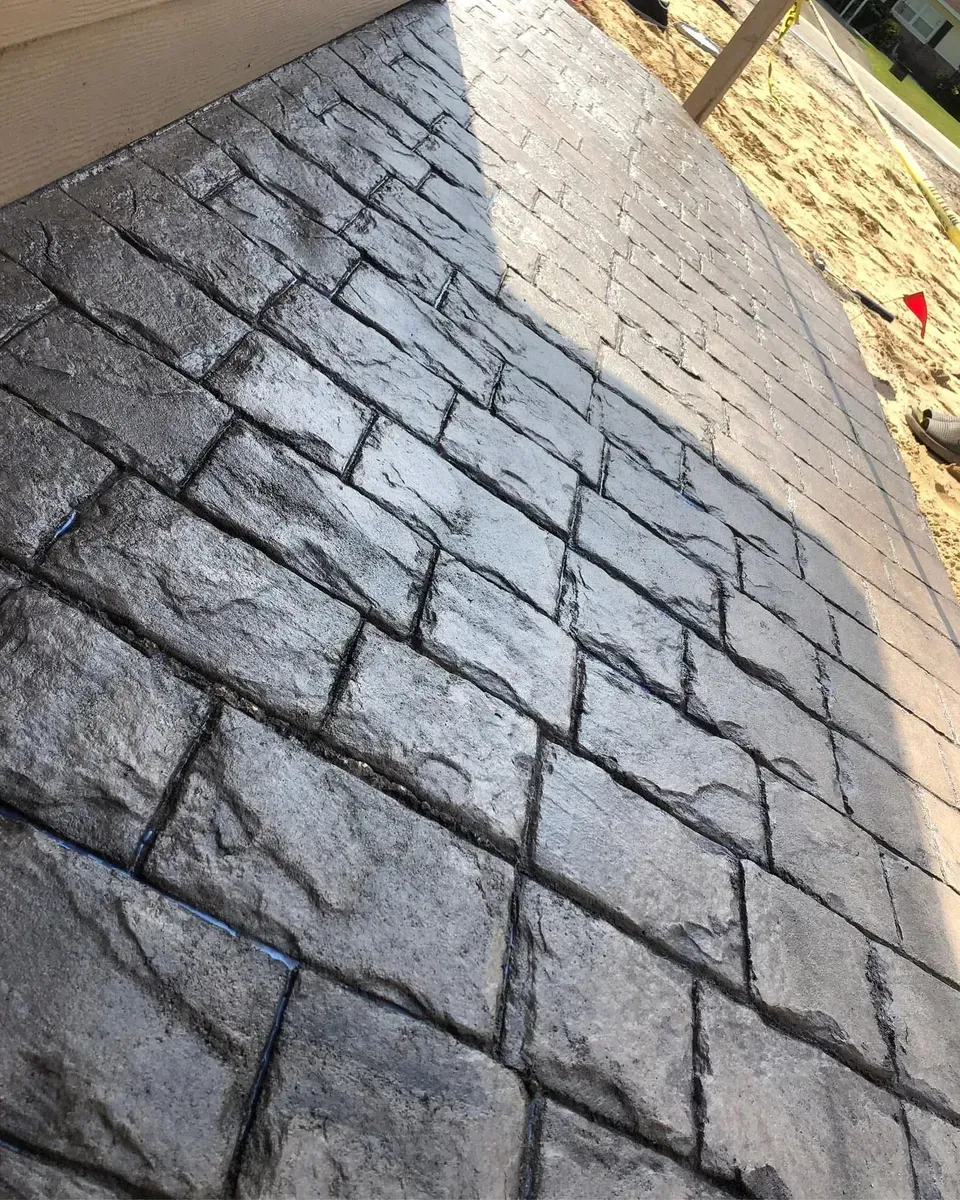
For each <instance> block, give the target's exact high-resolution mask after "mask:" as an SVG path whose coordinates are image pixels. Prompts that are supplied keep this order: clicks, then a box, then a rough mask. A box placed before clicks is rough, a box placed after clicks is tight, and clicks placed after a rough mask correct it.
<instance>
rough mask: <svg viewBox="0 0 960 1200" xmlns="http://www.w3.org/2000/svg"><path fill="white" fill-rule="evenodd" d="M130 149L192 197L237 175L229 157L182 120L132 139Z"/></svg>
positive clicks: (198, 195)
mask: <svg viewBox="0 0 960 1200" xmlns="http://www.w3.org/2000/svg"><path fill="white" fill-rule="evenodd" d="M130 149H131V150H132V151H133V152H134V154H136V156H137V157H138V158H142V159H143V161H144V162H148V163H149V164H150V165H151V166H152V167H154V168H155V169H156V170H158V171H160V172H161V174H163V175H166V177H167V178H168V179H170V180H172V181H173V182H174V183H176V184H179V186H180V187H182V188H183V190H184V191H185V192H187V193H189V194H190V195H191V196H193V197H194V199H196V200H203V199H205V197H207V196H208V195H209V194H210V193H211V192H212V191H215V190H216V189H217V188H222V187H224V185H226V184H229V183H230V181H231V180H232V179H235V178H236V176H237V166H236V164H235V163H234V162H233V160H232V159H230V158H228V157H227V155H226V154H224V152H223V151H222V150H221V149H220V148H219V146H216V145H214V143H213V142H211V141H208V140H207V138H205V137H202V136H201V135H200V134H199V133H197V131H196V130H195V129H194V128H193V126H192V125H188V124H187V122H186V121H177V122H176V123H175V124H173V125H168V126H167V128H166V129H161V130H160V132H159V133H154V134H151V135H150V137H145V138H144V139H143V140H142V141H139V142H134V144H133V145H132V146H131V147H130Z"/></svg>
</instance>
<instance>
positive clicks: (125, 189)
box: [63, 154, 293, 319]
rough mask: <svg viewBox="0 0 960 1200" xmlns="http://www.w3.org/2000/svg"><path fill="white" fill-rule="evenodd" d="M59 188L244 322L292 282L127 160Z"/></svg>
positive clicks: (229, 230) (263, 254) (255, 249)
mask: <svg viewBox="0 0 960 1200" xmlns="http://www.w3.org/2000/svg"><path fill="white" fill-rule="evenodd" d="M63 186H64V190H65V191H66V192H67V195H69V196H72V197H73V198H74V199H75V200H78V201H79V202H80V203H81V204H82V205H83V206H84V207H85V208H87V209H89V210H90V211H91V212H95V213H96V214H97V216H98V217H102V218H103V219H104V220H105V221H108V222H109V223H110V224H111V225H112V226H113V227H114V228H115V229H118V230H120V231H121V232H123V233H125V234H127V236H128V237H130V238H131V239H132V240H133V241H134V242H136V243H138V244H139V245H142V246H144V247H145V248H146V249H147V250H149V251H150V252H151V253H152V254H154V255H156V257H157V258H159V259H160V260H161V261H164V262H169V263H170V264H171V265H173V266H174V267H176V268H177V270H179V271H181V272H182V273H183V274H184V275H186V277H187V278H188V279H191V280H192V281H193V282H194V283H196V284H197V285H198V286H199V287H201V288H203V289H205V290H209V291H211V292H213V294H214V295H215V296H216V297H217V299H218V300H220V301H221V302H222V303H224V304H226V305H227V307H228V308H230V309H236V310H238V311H239V312H240V313H242V314H243V315H244V316H245V317H247V318H248V319H250V318H255V317H257V316H258V315H259V313H260V312H261V310H262V309H263V308H264V306H265V305H266V304H267V303H269V301H270V298H271V296H273V295H275V294H276V293H277V292H279V291H280V290H281V289H283V288H285V287H287V286H289V285H290V284H291V283H292V282H293V276H292V275H291V274H290V272H289V271H288V270H287V269H286V267H284V266H282V265H281V263H279V262H278V261H277V259H276V258H275V257H274V256H273V255H272V254H269V253H267V251H266V250H264V249H262V248H261V247H260V246H258V245H257V243H256V242H254V241H251V239H250V238H248V237H246V236H245V235H244V234H242V233H240V232H239V230H237V228H236V227H235V226H234V225H232V224H231V223H230V222H229V221H226V220H224V218H223V217H221V216H220V215H219V213H215V212H211V210H210V209H209V208H207V207H205V206H204V205H203V204H200V203H198V202H197V201H196V200H194V199H193V197H192V196H189V195H188V194H187V193H186V192H185V191H183V190H181V189H180V188H178V187H177V186H176V184H173V183H171V182H170V180H169V179H167V178H166V177H165V176H163V175H161V174H160V172H159V171H155V170H154V169H153V168H152V167H151V166H150V165H149V164H148V163H145V162H143V161H141V160H140V159H137V158H135V157H134V156H133V155H131V154H126V155H119V156H115V157H113V158H111V159H107V161H106V162H104V163H101V164H99V165H98V167H97V168H96V169H95V170H92V171H85V172H81V173H80V174H78V175H75V176H72V177H71V178H70V179H68V180H67V181H66V182H65V183H64V185H63Z"/></svg>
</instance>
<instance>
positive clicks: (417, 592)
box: [0, 0, 960, 1200]
mask: <svg viewBox="0 0 960 1200" xmlns="http://www.w3.org/2000/svg"><path fill="white" fill-rule="evenodd" d="M0 429H2V435H3V436H2V437H0V479H2V481H3V492H4V504H3V507H2V509H0V805H2V810H0V913H2V932H0V1002H2V1007H3V1015H4V1022H3V1036H2V1037H0V1081H2V1086H0V1193H2V1194H3V1195H12V1196H15V1197H17V1198H18V1200H20V1198H25V1200H41V1198H43V1200H46V1198H47V1197H52V1196H56V1197H60V1198H62V1200H94V1198H99V1200H103V1198H104V1197H108V1198H113V1200H115V1198H117V1197H125V1198H127V1200H133V1198H135V1197H140V1198H141V1200H142V1198H143V1197H152V1198H156V1197H164V1198H167V1197H169V1198H173V1197H187V1198H191V1200H193V1198H195V1200H210V1198H211V1197H233V1196H240V1197H243V1198H244V1200H267V1198H270V1200H315V1198H317V1197H334V1196H336V1197H339V1198H346V1200H370V1198H371V1197H385V1198H389V1200H400V1198H403V1200H408V1198H409V1200H412V1198H413V1197H434V1198H436V1200H507V1198H509V1200H533V1198H535V1197H539V1198H541V1200H560V1198H563V1200H588V1198H593V1197H597V1198H601V1197H602V1198H604V1200H606V1198H608V1197H609V1198H611V1200H618V1198H619V1200H633V1198H634V1197H637V1196H644V1195H649V1196H656V1197H658V1198H661V1197H662V1198H664V1200H666V1198H667V1197H690V1198H694V1200H721V1198H722V1197H731V1196H745V1195H750V1196H755V1197H765V1198H776V1200H783V1198H785V1197H794V1198H798V1200H799V1198H802V1200H813V1198H819V1197H824V1198H826V1197H840V1196H843V1197H847V1198H849V1200H866V1198H867V1197H883V1200H901V1198H902V1200H917V1198H918V1197H921V1198H924V1200H925V1198H927V1197H933V1196H937V1195H943V1196H956V1195H958V1194H960V1072H958V1068H957V1063H958V1062H960V957H958V954H957V946H958V945H960V891H958V888H960V744H958V730H960V692H958V690H957V681H958V678H960V671H958V667H960V651H958V643H957V637H956V630H957V629H958V627H960V623H958V608H957V604H956V602H955V600H954V599H953V594H952V590H951V586H950V582H949V580H948V578H947V576H946V573H945V571H944V569H943V566H942V564H941V562H940V560H939V558H938V557H937V554H936V551H935V548H934V546H933V542H932V540H931V538H930V534H929V531H928V530H927V527H926V525H925V523H924V521H923V520H922V518H921V517H920V515H919V513H918V510H917V507H916V503H915V497H914V493H913V490H912V488H911V485H910V483H909V480H908V478H907V475H906V472H905V470H904V467H903V464H902V462H901V460H900V458H899V456H898V454H897V452H896V449H895V447H894V445H893V443H892V441H891V439H890V436H889V434H888V431H887V427H886V425H885V423H884V420H883V416H882V414H881V411H880V406H879V402H878V399H877V396H876V394H875V391H874V389H873V386H872V381H871V378H870V376H869V374H868V373H867V371H866V369H865V367H864V364H863V362H862V361H861V358H860V354H859V350H858V347H857V343H856V339H855V338H854V335H853V332H852V330H851V328H850V326H849V324H848V322H847V319H846V317H845V315H844V312H843V309H842V307H841V304H840V302H839V301H838V300H837V298H836V297H835V296H834V294H833V293H832V292H831V291H830V289H829V288H828V287H827V286H826V285H825V283H824V281H823V280H822V278H821V277H820V276H819V275H818V274H817V273H816V272H815V271H814V270H813V269H812V268H811V267H810V266H809V265H808V264H807V263H806V262H805V261H804V260H803V259H802V257H801V256H800V255H799V253H797V252H796V251H795V249H794V247H793V245H792V244H791V243H790V241H789V240H788V239H787V238H786V237H785V236H784V234H783V233H782V232H781V231H780V229H779V228H778V227H777V226H776V224H775V223H774V221H773V220H772V219H771V217H770V216H769V215H768V214H767V213H766V212H765V211H764V210H763V209H762V208H761V206H760V205H759V203H758V202H757V201H756V200H755V199H754V197H753V196H752V195H751V194H750V193H749V192H748V191H747V190H746V188H745V187H744V185H743V184H742V183H741V182H740V181H739V180H738V179H737V177H736V176H735V175H734V174H733V172H732V171H731V170H730V169H729V168H728V167H727V165H726V164H725V163H724V162H723V161H722V160H721V159H720V157H719V155H718V154H717V152H716V150H715V149H714V147H713V146H712V145H711V143H710V142H709V141H708V140H707V138H706V137H705V136H704V135H703V134H702V133H701V132H700V130H698V129H697V128H695V127H694V126H693V125H692V123H691V122H690V121H689V120H688V119H687V118H686V117H685V115H684V114H683V112H682V110H681V109H680V108H679V106H678V105H677V103H676V101H675V100H674V99H673V98H672V97H671V96H670V95H669V94H668V93H667V92H666V91H665V90H664V89H663V88H662V87H661V86H660V85H659V84H658V83H657V82H656V81H655V80H654V79H653V78H652V77H651V76H650V75H648V74H647V73H646V72H645V71H644V70H643V69H642V68H641V67H640V66H638V65H637V63H636V62H634V61H633V60H632V59H631V58H628V57H627V56H625V55H624V54H622V53H621V52H620V51H618V50H617V49H616V48H615V46H614V45H613V44H612V43H611V42H609V41H608V40H607V39H606V38H605V37H604V36H603V35H602V34H601V33H600V32H599V31H598V30H597V29H595V28H593V27H592V26H590V25H589V24H587V22H586V21H584V20H583V19H581V18H580V17H579V16H577V15H576V14H575V13H574V12H573V11H572V10H571V9H570V8H569V7H567V6H566V5H565V4H564V3H562V0H453V3H451V4H450V5H446V4H438V3H434V2H427V0H416V2H414V3H412V4H409V5H406V6H404V7H402V8H400V9H398V10H397V11H396V12H395V13H393V14H391V15H388V16H387V17H384V18H382V19H380V20H378V21H376V22H375V23H373V24H372V25H369V26H367V27H366V28H363V29H361V30H359V31H357V32H356V33H354V34H351V35H349V36H348V37H345V38H343V39H341V40H340V41H338V42H337V43H336V44H334V45H333V46H328V47H323V48H321V49H319V50H317V51H315V52H313V53H311V54H308V55H306V56H305V57H304V58H303V59H301V60H299V61H297V62H294V63H291V64H289V65H288V66H286V67H283V68H281V69H280V70H278V71H276V72H274V73H273V74H272V75H271V76H269V77H266V78H264V79H261V80H258V81H256V82H255V83H252V84H250V85H249V86H247V87H244V88H242V89H240V90H239V91H238V92H237V93H236V94H235V95H234V96H232V97H226V98H224V99H222V100H219V101H217V102H216V103H214V104H212V105H210V106H209V107H207V108H205V109H204V110H202V111H200V112H197V113H194V114H192V115H191V116H190V117H189V118H188V119H187V120H185V121H183V122H180V123H178V124H177V125H175V126H173V127H171V128H169V129H167V130H166V131H163V132H162V133H160V134H159V135H158V136H156V137H151V138H148V139H146V140H145V141H144V142H142V143H140V144H138V145H136V146H134V147H132V148H129V149H127V150H125V151H123V152H121V153H119V154H117V155H115V156H113V157H112V158H111V159H109V160H108V161H106V162H104V163H102V164H99V166H98V167H97V168H96V169H94V170H90V171H85V172H81V173H79V174H77V175H75V176H73V177H71V178H69V179H66V180H63V181H61V183H60V184H59V185H56V186H53V187H50V188H48V189H45V190H44V191H43V192H40V193H37V194H35V195H33V196H30V197H28V198H26V199H25V200H23V201H22V202H19V203H16V204H12V205H10V206H9V207H7V208H5V209H2V210H0ZM915 1180H916V1181H917V1183H916V1184H915ZM918 1187H919V1190H917V1188H918Z"/></svg>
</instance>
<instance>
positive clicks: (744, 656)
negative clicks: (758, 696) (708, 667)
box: [724, 591, 826, 715]
mask: <svg viewBox="0 0 960 1200" xmlns="http://www.w3.org/2000/svg"><path fill="white" fill-rule="evenodd" d="M724 629H725V631H726V643H727V648H728V649H729V650H730V651H731V652H732V653H733V654H734V655H735V656H736V657H737V658H739V659H741V660H742V661H743V662H745V663H747V664H748V665H749V666H750V667H752V668H753V670H754V671H756V672H757V674H758V675H759V676H760V677H761V679H763V680H765V681H766V682H767V683H771V684H773V686H774V687H777V688H779V689H780V690H781V691H785V692H788V693H789V694H790V695H791V696H793V697H794V698H795V699H797V700H799V701H800V703H801V704H803V705H805V706H806V707H807V708H810V709H813V711H814V712H815V713H818V714H823V715H825V710H826V703H825V701H824V697H823V686H822V685H821V682H820V668H819V666H818V663H817V652H816V650H815V649H814V647H813V646H812V645H811V644H810V642H808V641H807V640H806V638H803V637H801V636H800V634H798V633H795V632H794V630H793V629H791V627H790V626H789V625H788V624H785V623H784V622H783V621H780V620H778V619H777V617H775V616H774V615H773V613H771V612H770V611H769V610H768V609H766V608H764V607H763V606H762V605H761V604H758V603H757V602H756V601H755V600H751V599H750V597H749V596H745V595H744V594H743V593H742V592H734V591H728V592H727V593H726V594H725V596H724Z"/></svg>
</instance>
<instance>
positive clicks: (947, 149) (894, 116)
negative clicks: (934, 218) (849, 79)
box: [792, 8, 960, 174]
mask: <svg viewBox="0 0 960 1200" xmlns="http://www.w3.org/2000/svg"><path fill="white" fill-rule="evenodd" d="M820 11H821V12H822V13H823V16H824V20H825V21H828V22H829V23H830V25H831V32H832V33H833V36H834V37H835V38H836V39H837V42H838V43H839V45H840V47H841V52H842V53H843V57H844V59H845V61H846V62H847V63H849V65H850V68H851V70H852V71H853V74H854V76H855V77H856V78H857V79H858V80H859V81H860V83H861V84H862V85H863V88H864V90H865V91H866V93H867V95H868V96H869V97H870V98H871V99H872V100H873V101H874V103H875V104H876V105H877V107H878V108H879V109H880V111H881V112H882V113H883V115H884V116H885V117H887V118H888V120H890V121H891V122H892V124H893V125H895V126H896V127H897V128H898V129H900V130H901V131H902V132H905V133H907V134H908V135H909V136H910V137H912V138H915V139H916V140H917V141H918V142H919V143H920V144H921V145H922V146H924V147H925V148H926V149H927V150H929V151H930V153H931V154H932V155H934V157H935V158H937V159H939V161H940V162H942V163H943V165H944V166H945V167H949V168H950V170H952V171H955V172H956V173H957V174H960V147H957V146H955V145H954V143H953V142H951V141H950V139H949V138H947V137H944V136H943V134H942V133H941V132H940V131H939V129H934V127H933V126H932V125H931V124H930V123H929V122H928V121H925V120H924V119H923V117H921V116H920V115H919V113H917V112H916V111H915V110H914V109H912V108H911V107H910V105H909V104H905V103H904V101H903V100H901V99H900V97H899V96H895V95H894V94H893V92H891V91H890V90H889V89H888V88H885V87H884V86H883V84H882V83H881V82H880V81H879V80H878V79H877V78H876V77H875V76H874V75H873V74H872V73H871V71H870V69H869V68H868V67H867V66H866V64H865V63H864V62H862V61H861V60H860V58H859V56H858V55H857V54H856V53H855V51H854V49H853V48H854V47H855V46H856V43H855V40H854V39H853V38H852V37H851V36H850V34H849V33H848V32H847V30H846V29H845V27H844V26H843V25H842V24H841V23H840V22H839V21H838V20H837V19H836V18H835V17H834V16H833V15H832V14H830V13H829V12H826V11H825V10H824V9H823V8H821V10H820ZM792 32H793V33H794V34H796V36H797V37H798V38H800V40H801V41H802V42H804V43H805V44H806V45H808V46H809V47H810V49H811V50H813V51H814V52H815V53H816V54H818V55H819V56H820V58H822V59H823V61H824V62H825V63H826V64H827V65H828V66H829V67H830V68H831V69H832V70H835V71H836V72H837V73H838V74H841V76H842V72H841V68H840V66H839V64H838V63H837V56H836V54H835V53H834V50H833V48H832V47H831V45H830V43H829V42H828V41H827V39H826V38H825V37H824V36H823V33H822V32H821V30H820V28H819V26H818V25H817V24H816V19H815V18H812V17H810V16H807V15H806V14H804V15H803V16H802V17H801V20H800V24H799V26H796V27H794V29H793V30H792ZM848 46H849V47H850V49H849V51H848ZM842 77H843V78H845V76H842ZM861 103H862V102H861Z"/></svg>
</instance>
